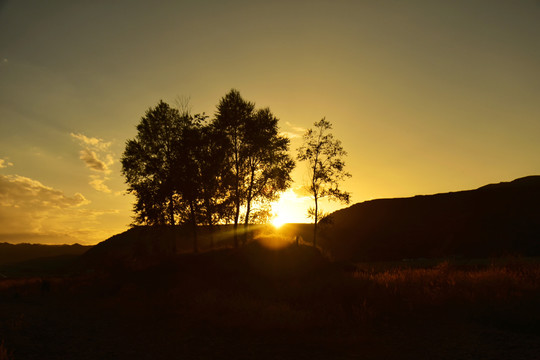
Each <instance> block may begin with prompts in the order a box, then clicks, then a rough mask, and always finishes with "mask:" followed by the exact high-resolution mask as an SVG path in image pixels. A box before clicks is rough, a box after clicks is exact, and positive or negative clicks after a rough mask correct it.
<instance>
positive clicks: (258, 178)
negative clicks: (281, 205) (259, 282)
mask: <svg viewBox="0 0 540 360" xmlns="http://www.w3.org/2000/svg"><path fill="white" fill-rule="evenodd" d="M278 121H279V120H278V119H277V118H276V117H275V116H274V115H273V114H272V112H271V111H270V109H268V108H265V109H260V110H257V111H255V112H254V114H253V116H252V117H251V118H250V121H249V122H248V123H246V125H245V134H244V136H245V142H246V163H247V174H246V175H247V177H246V180H245V181H246V195H245V203H246V205H245V206H246V212H245V218H244V243H245V242H246V241H247V235H248V226H249V223H250V220H251V218H250V215H251V209H252V205H253V203H254V202H258V203H259V204H264V203H268V202H271V201H274V200H277V199H278V197H279V194H280V193H281V192H282V191H284V190H286V189H287V188H288V187H289V186H290V184H291V181H292V180H291V176H290V173H291V171H292V170H293V169H294V166H295V163H294V161H293V160H292V159H291V157H290V156H289V154H288V151H289V143H290V140H289V139H288V138H287V137H285V136H282V135H279V133H278Z"/></svg>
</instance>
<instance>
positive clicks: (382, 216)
mask: <svg viewBox="0 0 540 360" xmlns="http://www.w3.org/2000/svg"><path fill="white" fill-rule="evenodd" d="M321 227H322V229H321V238H322V239H321V246H322V247H323V248H325V249H326V250H328V251H329V252H330V253H331V254H333V255H334V256H335V257H336V258H340V259H348V260H354V261H362V260H402V259H413V258H432V257H467V258H471V257H490V256H501V255H523V256H540V176H528V177H524V178H520V179H517V180H514V181H512V182H503V183H499V184H491V185H486V186H483V187H481V188H479V189H476V190H469V191H458V192H450V193H444V194H435V195H424V196H415V197H411V198H396V199H379V200H371V201H366V202H362V203H358V204H355V205H352V206H351V207H349V208H346V209H342V210H339V211H336V212H335V213H333V214H332V215H331V224H326V225H324V226H321Z"/></svg>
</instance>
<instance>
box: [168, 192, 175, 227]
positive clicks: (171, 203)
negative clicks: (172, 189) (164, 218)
mask: <svg viewBox="0 0 540 360" xmlns="http://www.w3.org/2000/svg"><path fill="white" fill-rule="evenodd" d="M169 217H170V218H171V219H170V224H171V225H172V226H174V225H176V224H175V222H174V195H173V194H171V195H170V197H169Z"/></svg>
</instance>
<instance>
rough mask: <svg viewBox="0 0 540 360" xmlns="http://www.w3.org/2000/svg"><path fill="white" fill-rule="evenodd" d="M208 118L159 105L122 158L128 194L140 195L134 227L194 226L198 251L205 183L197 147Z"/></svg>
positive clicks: (195, 247)
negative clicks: (199, 223)
mask: <svg viewBox="0 0 540 360" xmlns="http://www.w3.org/2000/svg"><path fill="white" fill-rule="evenodd" d="M205 118H206V117H205V116H204V115H194V116H192V115H190V114H189V113H187V112H183V113H182V114H181V113H180V112H179V111H178V110H177V109H174V108H172V107H170V106H169V105H168V104H167V103H165V102H163V101H160V102H159V103H158V105H157V106H156V107H155V108H150V109H148V110H147V111H146V113H145V116H143V117H142V119H141V122H140V123H139V124H138V125H137V130H138V132H137V135H136V137H135V139H132V140H128V141H127V143H126V149H125V150H124V153H123V155H122V159H121V162H122V173H123V174H124V176H125V178H126V183H127V184H128V185H129V186H128V192H130V193H132V194H134V195H135V197H136V203H135V205H134V211H135V223H136V224H144V225H176V224H177V223H190V224H191V225H192V229H193V250H194V251H195V252H196V251H197V250H198V246H197V224H198V217H199V216H198V212H199V202H200V188H201V183H202V182H203V179H202V176H201V171H200V162H199V152H198V149H199V148H200V147H201V146H202V145H201V132H202V130H201V129H202V123H203V121H204V120H205Z"/></svg>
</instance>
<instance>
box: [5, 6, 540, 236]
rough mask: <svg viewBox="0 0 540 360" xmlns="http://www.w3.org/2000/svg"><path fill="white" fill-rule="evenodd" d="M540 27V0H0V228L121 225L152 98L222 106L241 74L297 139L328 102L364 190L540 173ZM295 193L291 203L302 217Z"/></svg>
mask: <svg viewBox="0 0 540 360" xmlns="http://www.w3.org/2000/svg"><path fill="white" fill-rule="evenodd" d="M539 39H540V3H539V2H538V1H535V0H529V1H527V0H523V1H507V0H501V1H496V0H486V1H480V0H478V1H442V0H441V1H438V0H426V1H414V0H413V1H384V0H382V1H339V0H338V1H291V0H288V1H202V0H199V1H132V0H129V1H128V0H115V1H84V2H83V1H61V0H55V1H41V0H34V1H31V0H29V1H9V0H8V1H0V241H11V242H19V241H26V242H47V243H71V242H80V243H89V244H93V243H96V242H99V241H101V240H104V239H106V238H107V237H109V236H111V235H113V234H116V233H118V232H121V231H124V230H125V229H127V227H128V225H129V223H130V222H131V204H132V201H133V198H132V197H131V196H129V195H125V190H126V186H125V184H124V182H123V178H122V176H121V174H120V164H119V157H120V155H121V154H122V152H123V149H124V144H125V141H126V140H127V139H129V138H133V137H134V135H135V132H136V129H135V126H136V124H137V123H138V122H139V120H140V118H141V116H142V115H143V114H144V112H145V110H146V109H147V108H148V107H150V106H155V105H156V104H157V102H158V101H159V100H160V99H163V100H164V101H167V102H169V103H171V104H174V101H175V98H177V97H178V96H182V97H190V99H191V106H192V111H193V112H206V113H207V114H210V115H213V113H214V111H215V106H216V104H217V103H218V101H219V99H220V98H221V97H222V96H223V95H225V93H226V92H227V91H229V90H230V89H231V88H236V89H238V90H240V92H241V94H242V96H243V97H244V98H245V99H247V100H250V101H254V102H255V103H256V105H257V107H266V106H268V107H270V108H271V110H272V111H273V113H274V114H275V115H276V116H277V117H278V118H279V119H281V121H280V126H281V130H282V131H283V132H286V133H288V134H289V135H290V136H291V138H292V143H291V148H292V149H296V148H297V147H298V146H300V138H299V137H298V136H299V135H301V133H302V131H303V129H306V128H308V127H310V126H312V124H313V122H315V121H317V120H319V119H321V118H322V117H326V119H327V120H329V121H330V122H331V123H332V124H333V125H334V131H333V132H334V135H335V136H336V137H337V138H338V139H341V140H342V142H343V146H344V148H345V150H347V151H348V153H349V156H348V158H347V161H346V163H347V168H348V170H349V172H350V173H352V175H353V177H352V178H351V179H349V180H348V181H347V182H345V183H344V189H346V190H348V191H351V192H352V195H353V197H352V199H353V202H360V201H364V200H368V199H373V198H381V197H402V196H412V195H416V194H429V193H436V192H446V191H455V190H461V189H471V188H476V187H479V186H482V185H485V184H487V183H492V182H499V181H508V180H513V179H515V178H518V177H522V176H526V175H531V174H539V173H540V141H538V139H539V138H540V71H539V69H540V41H539ZM305 174H306V171H305V167H304V166H303V165H302V164H298V168H297V169H296V170H295V172H294V174H293V176H294V179H295V181H296V182H295V184H294V187H295V189H296V188H298V187H299V186H300V185H301V184H302V181H303V178H304V176H305ZM297 193H298V191H296V192H293V191H291V192H289V193H288V194H287V195H286V196H285V197H286V198H287V199H288V200H287V201H288V202H285V205H284V204H281V205H280V206H281V207H282V208H295V209H297V211H296V212H294V211H293V212H292V214H291V215H289V216H291V217H293V218H294V219H293V220H294V221H301V220H302V219H303V213H304V211H305V209H306V208H307V206H308V205H309V202H308V201H307V200H306V199H303V198H302V197H301V195H297ZM295 194H296V195H295ZM284 201H285V200H284ZM287 204H289V206H287ZM293 204H294V205H293ZM339 207H340V205H333V206H331V207H328V206H327V207H326V209H328V210H333V209H337V208H339ZM295 214H296V215H295Z"/></svg>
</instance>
